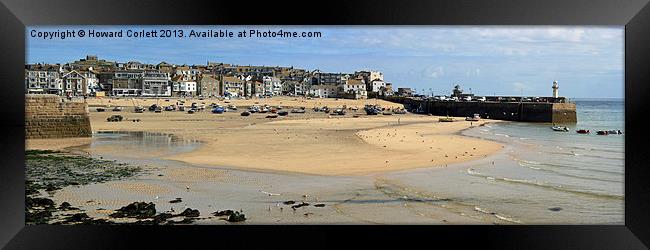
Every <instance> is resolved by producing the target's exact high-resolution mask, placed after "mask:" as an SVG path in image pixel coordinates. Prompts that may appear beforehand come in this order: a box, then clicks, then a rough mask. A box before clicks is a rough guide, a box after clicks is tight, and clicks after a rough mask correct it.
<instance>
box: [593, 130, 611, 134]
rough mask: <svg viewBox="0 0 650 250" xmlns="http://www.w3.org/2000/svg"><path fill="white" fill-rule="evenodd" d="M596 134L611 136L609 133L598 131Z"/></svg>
mask: <svg viewBox="0 0 650 250" xmlns="http://www.w3.org/2000/svg"><path fill="white" fill-rule="evenodd" d="M596 134H597V135H608V134H609V131H605V130H598V131H596Z"/></svg>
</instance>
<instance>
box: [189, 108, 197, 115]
mask: <svg viewBox="0 0 650 250" xmlns="http://www.w3.org/2000/svg"><path fill="white" fill-rule="evenodd" d="M187 113H188V114H194V113H196V109H192V108H191V109H190V110H188V111H187Z"/></svg>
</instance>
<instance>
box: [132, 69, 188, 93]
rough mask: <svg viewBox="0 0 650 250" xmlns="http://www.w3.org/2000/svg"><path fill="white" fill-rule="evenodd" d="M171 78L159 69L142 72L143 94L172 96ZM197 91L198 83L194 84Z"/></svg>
mask: <svg viewBox="0 0 650 250" xmlns="http://www.w3.org/2000/svg"><path fill="white" fill-rule="evenodd" d="M170 81H171V78H170V77H169V74H167V73H163V72H159V71H145V72H144V73H143V74H142V96H171V94H172V90H171V88H170V86H169V85H170ZM194 86H195V87H194V91H196V85H194Z"/></svg>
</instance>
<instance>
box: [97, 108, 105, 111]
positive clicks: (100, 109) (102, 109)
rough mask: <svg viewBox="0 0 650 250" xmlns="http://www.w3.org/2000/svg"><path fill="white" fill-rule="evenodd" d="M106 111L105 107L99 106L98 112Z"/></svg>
mask: <svg viewBox="0 0 650 250" xmlns="http://www.w3.org/2000/svg"><path fill="white" fill-rule="evenodd" d="M104 111H106V109H105V108H97V112H104Z"/></svg>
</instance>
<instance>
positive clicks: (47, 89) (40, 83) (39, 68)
mask: <svg viewBox="0 0 650 250" xmlns="http://www.w3.org/2000/svg"><path fill="white" fill-rule="evenodd" d="M25 90H26V92H27V93H28V94H57V95H60V94H62V93H63V82H62V80H61V74H60V67H59V66H58V65H32V66H31V67H30V68H29V69H27V70H26V72H25Z"/></svg>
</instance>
